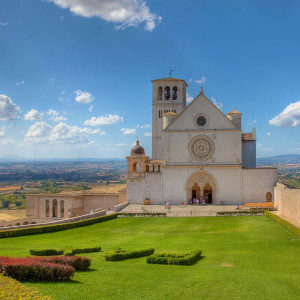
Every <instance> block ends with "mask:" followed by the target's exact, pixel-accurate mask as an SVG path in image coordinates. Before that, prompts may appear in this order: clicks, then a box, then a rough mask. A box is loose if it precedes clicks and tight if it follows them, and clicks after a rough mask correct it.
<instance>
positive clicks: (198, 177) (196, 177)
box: [185, 170, 218, 204]
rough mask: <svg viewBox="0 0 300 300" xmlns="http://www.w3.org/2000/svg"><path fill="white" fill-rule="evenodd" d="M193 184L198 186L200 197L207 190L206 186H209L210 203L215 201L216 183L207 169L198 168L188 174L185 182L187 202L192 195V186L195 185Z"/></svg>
mask: <svg viewBox="0 0 300 300" xmlns="http://www.w3.org/2000/svg"><path fill="white" fill-rule="evenodd" d="M195 185H197V186H199V189H200V196H201V197H204V192H205V191H207V190H208V189H207V187H209V188H210V189H209V190H210V191H211V192H210V193H211V195H210V196H209V199H210V200H211V203H212V204H215V203H216V199H217V192H218V185H217V181H216V179H215V177H214V176H213V175H211V174H210V173H209V172H207V171H204V170H200V171H196V172H194V173H193V174H191V175H190V176H189V178H188V179H187V181H186V184H185V190H186V201H187V202H189V201H190V200H191V199H192V197H193V187H195Z"/></svg>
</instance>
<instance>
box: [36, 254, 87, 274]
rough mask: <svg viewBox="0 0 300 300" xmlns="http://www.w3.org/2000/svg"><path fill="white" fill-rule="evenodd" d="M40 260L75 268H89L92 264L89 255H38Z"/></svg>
mask: <svg viewBox="0 0 300 300" xmlns="http://www.w3.org/2000/svg"><path fill="white" fill-rule="evenodd" d="M37 259H38V260H40V261H44V262H49V263H55V264H61V265H69V266H71V267H73V268H74V269H75V270H78V271H79V270H87V269H88V268H89V267H90V265H91V259H90V258H87V257H80V256H76V257H75V256H50V257H37Z"/></svg>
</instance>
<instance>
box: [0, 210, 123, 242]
mask: <svg viewBox="0 0 300 300" xmlns="http://www.w3.org/2000/svg"><path fill="white" fill-rule="evenodd" d="M117 216H118V214H117V213H115V214H111V215H107V216H100V217H95V218H91V219H86V220H80V221H75V222H70V223H63V224H53V225H44V226H43V225H41V226H36V227H30V228H20V229H9V230H5V231H1V230H0V238H7V237H16V236H24V235H32V234H40V233H47V232H55V231H61V230H67V229H73V228H77V227H81V226H87V225H92V224H96V223H101V222H105V221H108V220H112V219H115V218H117Z"/></svg>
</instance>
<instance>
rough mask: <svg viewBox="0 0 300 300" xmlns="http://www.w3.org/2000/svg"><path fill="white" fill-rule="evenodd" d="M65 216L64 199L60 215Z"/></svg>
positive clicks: (61, 203)
mask: <svg viewBox="0 0 300 300" xmlns="http://www.w3.org/2000/svg"><path fill="white" fill-rule="evenodd" d="M64 216H65V203H64V200H61V201H60V217H61V218H63V217H64Z"/></svg>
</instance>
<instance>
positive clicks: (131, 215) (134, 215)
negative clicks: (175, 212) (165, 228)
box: [118, 212, 167, 218]
mask: <svg viewBox="0 0 300 300" xmlns="http://www.w3.org/2000/svg"><path fill="white" fill-rule="evenodd" d="M166 215H167V214H166V213H123V212H119V213H118V218H122V217H141V218H146V217H149V218H157V217H166Z"/></svg>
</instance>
